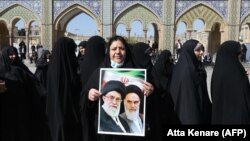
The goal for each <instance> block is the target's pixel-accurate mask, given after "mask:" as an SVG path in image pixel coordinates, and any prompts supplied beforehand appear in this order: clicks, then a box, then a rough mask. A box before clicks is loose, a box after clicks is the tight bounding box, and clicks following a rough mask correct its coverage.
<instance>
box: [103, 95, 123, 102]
mask: <svg viewBox="0 0 250 141" xmlns="http://www.w3.org/2000/svg"><path fill="white" fill-rule="evenodd" d="M105 97H106V98H108V100H109V101H114V100H115V102H122V99H121V98H118V97H117V98H116V97H114V96H105Z"/></svg>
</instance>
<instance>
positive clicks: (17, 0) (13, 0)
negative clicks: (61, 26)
mask: <svg viewBox="0 0 250 141" xmlns="http://www.w3.org/2000/svg"><path fill="white" fill-rule="evenodd" d="M41 3H42V2H41V0H0V12H2V11H3V10H5V9H6V8H9V7H10V6H12V5H15V4H19V5H22V6H24V7H26V8H28V9H30V10H32V11H33V12H34V13H35V14H36V15H37V16H38V17H41V16H42V4H41Z"/></svg>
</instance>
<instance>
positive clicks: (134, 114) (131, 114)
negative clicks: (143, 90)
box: [124, 107, 139, 120]
mask: <svg viewBox="0 0 250 141" xmlns="http://www.w3.org/2000/svg"><path fill="white" fill-rule="evenodd" d="M124 109H125V114H126V116H127V118H128V119H129V120H137V119H138V117H139V108H138V109H136V111H133V112H130V111H129V110H128V109H127V108H126V107H125V108H124Z"/></svg>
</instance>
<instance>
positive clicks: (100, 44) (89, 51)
mask: <svg viewBox="0 0 250 141" xmlns="http://www.w3.org/2000/svg"><path fill="white" fill-rule="evenodd" d="M105 44H106V43H105V40H104V39H103V38H102V37H100V36H93V37H91V38H90V39H89V40H88V41H87V45H86V49H85V55H84V59H83V60H82V61H81V62H79V63H80V78H81V83H82V87H84V86H85V85H86V83H87V82H88V79H89V77H90V76H91V74H92V73H93V71H95V69H96V68H98V67H99V66H100V64H101V62H102V61H103V59H104V57H105V50H106V47H105ZM81 59H82V58H81Z"/></svg>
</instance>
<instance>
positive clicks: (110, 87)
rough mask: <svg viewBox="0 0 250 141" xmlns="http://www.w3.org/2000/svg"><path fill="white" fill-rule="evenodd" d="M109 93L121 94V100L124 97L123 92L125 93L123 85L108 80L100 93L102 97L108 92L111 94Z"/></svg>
mask: <svg viewBox="0 0 250 141" xmlns="http://www.w3.org/2000/svg"><path fill="white" fill-rule="evenodd" d="M111 91H117V92H119V93H120V94H121V97H122V99H123V98H124V96H125V92H126V89H125V85H124V84H123V83H122V82H120V81H114V80H110V81H108V82H107V83H106V84H105V85H104V87H103V88H102V90H101V92H102V95H103V96H104V95H106V94H107V93H108V92H111Z"/></svg>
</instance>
